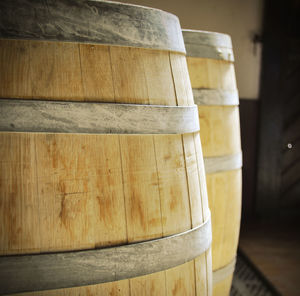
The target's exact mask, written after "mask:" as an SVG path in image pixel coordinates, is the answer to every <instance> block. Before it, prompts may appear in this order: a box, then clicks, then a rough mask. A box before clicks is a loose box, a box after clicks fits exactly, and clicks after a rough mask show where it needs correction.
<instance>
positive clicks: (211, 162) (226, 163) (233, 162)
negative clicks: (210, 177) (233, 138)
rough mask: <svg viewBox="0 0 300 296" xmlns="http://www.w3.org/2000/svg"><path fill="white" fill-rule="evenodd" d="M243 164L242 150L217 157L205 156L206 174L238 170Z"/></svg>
mask: <svg viewBox="0 0 300 296" xmlns="http://www.w3.org/2000/svg"><path fill="white" fill-rule="evenodd" d="M242 165H243V154H242V152H239V153H237V154H231V155H224V156H217V157H204V167H205V173H206V174H213V173H218V172H224V171H230V170H236V169H240V168H241V167H242Z"/></svg>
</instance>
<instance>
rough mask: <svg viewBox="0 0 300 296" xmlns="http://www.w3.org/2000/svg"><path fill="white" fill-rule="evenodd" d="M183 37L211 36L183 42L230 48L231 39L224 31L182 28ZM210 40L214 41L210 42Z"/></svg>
mask: <svg viewBox="0 0 300 296" xmlns="http://www.w3.org/2000/svg"><path fill="white" fill-rule="evenodd" d="M182 34H183V38H184V37H185V36H186V38H189V36H188V35H191V36H193V37H194V36H197V37H213V38H211V39H208V38H206V39H201V40H200V39H194V40H193V42H189V41H185V43H194V44H199V45H207V46H216V44H217V45H218V46H221V47H226V48H231V49H232V41H231V36H230V35H229V34H226V33H220V32H214V31H205V30H194V29H182ZM212 41H214V42H216V43H212Z"/></svg>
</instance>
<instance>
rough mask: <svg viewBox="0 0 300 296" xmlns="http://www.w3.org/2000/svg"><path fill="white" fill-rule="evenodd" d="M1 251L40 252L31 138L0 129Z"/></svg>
mask: <svg viewBox="0 0 300 296" xmlns="http://www.w3.org/2000/svg"><path fill="white" fill-rule="evenodd" d="M0 142H1V150H0V163H1V175H0V194H1V200H0V225H1V233H0V253H1V254H18V253H22V252H27V251H31V252H32V251H33V252H39V250H40V249H39V243H40V236H39V223H38V216H37V215H36V213H38V212H39V206H38V199H37V192H36V191H37V182H36V163H35V145H34V139H33V137H32V136H31V135H27V134H13V133H0Z"/></svg>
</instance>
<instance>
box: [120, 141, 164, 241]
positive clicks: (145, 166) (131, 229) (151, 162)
mask: <svg viewBox="0 0 300 296" xmlns="http://www.w3.org/2000/svg"><path fill="white" fill-rule="evenodd" d="M120 147H121V157H122V167H123V185H124V195H125V205H126V216H127V230H128V242H134V241H142V240H146V239H150V238H154V237H161V235H162V227H161V214H160V200H159V191H158V182H157V172H156V166H155V163H156V161H155V154H154V149H153V140H152V136H150V135H149V136H134V135H130V136H128V135H126V136H120Z"/></svg>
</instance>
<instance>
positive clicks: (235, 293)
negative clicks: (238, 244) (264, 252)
mask: <svg viewBox="0 0 300 296" xmlns="http://www.w3.org/2000/svg"><path fill="white" fill-rule="evenodd" d="M230 296H280V294H279V293H278V292H277V291H276V290H275V289H274V288H273V287H272V286H271V284H270V283H269V282H268V281H267V280H266V279H265V278H264V276H263V275H262V274H261V273H260V272H259V271H258V270H257V268H256V267H255V266H254V265H253V264H252V263H251V262H250V261H249V259H248V258H247V257H246V256H245V255H244V254H243V253H242V252H241V251H240V250H239V251H238V255H237V262H236V267H235V272H234V277H233V281H232V287H231V291H230Z"/></svg>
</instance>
